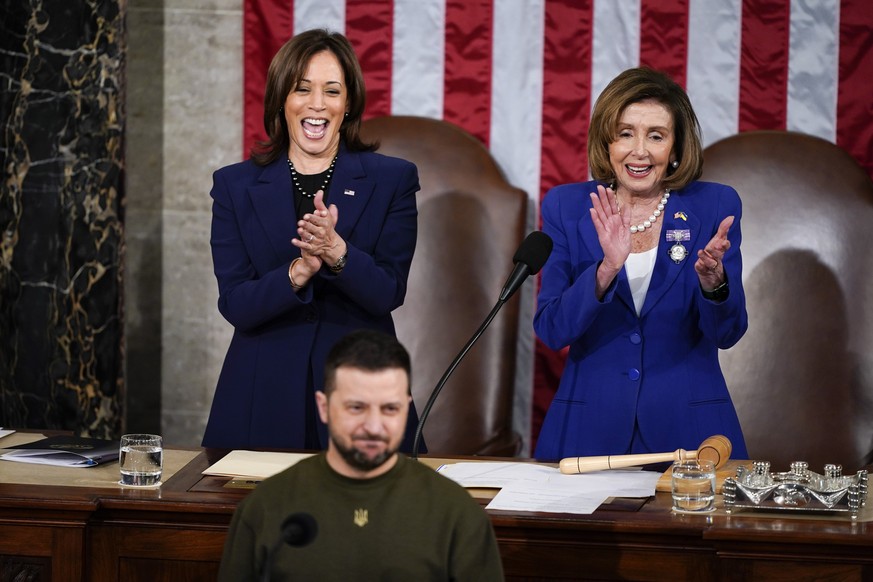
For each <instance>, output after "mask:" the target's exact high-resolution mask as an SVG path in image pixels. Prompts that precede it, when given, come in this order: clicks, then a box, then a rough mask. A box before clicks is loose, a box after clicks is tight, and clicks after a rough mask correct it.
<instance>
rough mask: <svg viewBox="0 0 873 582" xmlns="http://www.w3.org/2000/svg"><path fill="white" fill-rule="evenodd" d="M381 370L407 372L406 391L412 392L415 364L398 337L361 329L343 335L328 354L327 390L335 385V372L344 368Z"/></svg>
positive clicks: (332, 388)
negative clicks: (395, 369)
mask: <svg viewBox="0 0 873 582" xmlns="http://www.w3.org/2000/svg"><path fill="white" fill-rule="evenodd" d="M344 366H345V367H348V368H357V369H359V370H366V371H368V372H379V371H381V370H389V369H393V368H399V369H402V370H403V371H405V372H406V378H407V379H408V383H407V388H406V389H407V392H408V393H410V394H411V393H412V392H411V390H412V388H411V385H412V365H411V363H410V359H409V352H407V351H406V348H404V347H403V344H401V343H400V342H399V341H398V340H397V338H396V337H394V336H393V335H389V334H387V333H384V332H381V331H374V330H371V329H359V330H356V331H353V332H351V333H348V334H346V335H345V336H343V337H342V338H341V339H340V340H339V341H338V342H336V343H335V344H334V345H333V347H332V348H331V349H330V352H328V354H327V360H326V361H325V364H324V393H325V394H327V395H328V396H330V393H331V392H333V390H334V388H336V371H337V368H341V367H344Z"/></svg>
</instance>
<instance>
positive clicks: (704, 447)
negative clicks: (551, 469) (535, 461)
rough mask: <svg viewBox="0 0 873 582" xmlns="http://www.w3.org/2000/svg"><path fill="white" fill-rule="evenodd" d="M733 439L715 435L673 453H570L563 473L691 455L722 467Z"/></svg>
mask: <svg viewBox="0 0 873 582" xmlns="http://www.w3.org/2000/svg"><path fill="white" fill-rule="evenodd" d="M731 448H732V447H731V441H730V440H728V438H727V437H726V436H722V435H720V434H717V435H714V436H711V437H709V438H708V439H706V440H705V441H703V442H702V443H700V446H699V447H698V448H697V450H696V451H686V450H685V449H676V450H675V451H673V452H672V453H642V454H638V455H608V456H605V457H568V458H566V459H561V465H560V467H561V473H564V474H566V475H575V474H576V473H588V472H590V471H603V470H605V469H619V468H621V467H636V466H637V465H648V464H649V463H664V462H667V461H673V462H679V461H686V460H689V459H704V460H707V461H712V462H713V464H714V465H715V468H716V469H719V468H721V467H723V466H724V464H725V463H727V462H728V459H730V458H731Z"/></svg>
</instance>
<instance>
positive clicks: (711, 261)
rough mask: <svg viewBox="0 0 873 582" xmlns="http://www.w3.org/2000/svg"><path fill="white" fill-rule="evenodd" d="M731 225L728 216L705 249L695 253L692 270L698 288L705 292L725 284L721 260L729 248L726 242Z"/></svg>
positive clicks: (731, 217)
mask: <svg viewBox="0 0 873 582" xmlns="http://www.w3.org/2000/svg"><path fill="white" fill-rule="evenodd" d="M733 223H734V217H733V216H728V217H727V218H725V219H724V220H722V221H721V224H719V225H718V231H717V232H716V233H715V236H713V237H712V239H711V240H710V241H709V242H708V243H707V244H706V247H705V248H703V249H701V250H699V251H697V261H696V262H695V263H694V270H695V271H697V277H698V278H699V279H700V286H701V287H702V288H703V289H704V290H705V291H711V290H713V289H715V288H716V287H718V286H719V285H721V284H722V283H724V282H725V273H724V263H723V261H722V259H723V258H724V254H725V253H726V252H727V251H728V249H729V248H731V241H730V240H728V237H727V234H728V230H730V227H731V225H732V224H733Z"/></svg>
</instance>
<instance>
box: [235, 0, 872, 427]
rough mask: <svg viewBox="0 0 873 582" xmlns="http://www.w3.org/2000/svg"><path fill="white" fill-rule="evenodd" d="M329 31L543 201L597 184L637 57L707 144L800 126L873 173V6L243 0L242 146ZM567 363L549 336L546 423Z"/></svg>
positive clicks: (400, 101) (410, 108)
mask: <svg viewBox="0 0 873 582" xmlns="http://www.w3.org/2000/svg"><path fill="white" fill-rule="evenodd" d="M315 27H325V28H329V29H331V30H336V31H339V32H343V33H344V34H345V35H346V36H347V37H348V38H349V39H350V40H351V42H352V44H353V45H354V46H355V49H356V51H357V53H358V57H359V58H360V61H361V65H362V68H363V70H364V77H365V80H366V83H367V100H368V104H367V112H366V117H374V116H378V115H419V116H425V117H433V118H439V119H444V120H446V121H450V122H452V123H455V124H457V125H459V126H461V127H462V128H464V129H466V130H467V131H468V132H470V133H471V134H472V135H474V136H476V137H477V138H478V139H480V140H481V141H482V143H484V144H485V145H486V146H487V147H488V148H489V149H490V150H491V152H492V155H493V156H494V157H495V158H496V160H497V161H498V163H499V164H500V165H501V167H502V168H503V171H504V173H505V174H506V176H507V178H508V180H509V181H510V182H511V183H512V184H514V185H516V186H518V187H520V188H522V189H524V190H525V191H527V193H528V195H529V196H530V198H531V200H533V201H536V202H537V204H536V205H537V206H538V202H539V200H540V198H541V197H542V196H543V195H544V194H545V192H546V191H547V190H548V189H549V188H550V187H551V186H554V185H556V184H561V183H565V182H573V181H579V180H584V179H586V177H587V174H588V169H587V168H588V166H587V159H586V153H585V144H586V139H587V127H588V119H589V115H590V111H591V107H592V105H593V102H594V100H595V99H596V97H597V95H599V93H600V91H601V90H602V89H603V87H604V86H605V85H606V83H608V82H609V81H610V80H611V79H612V78H613V77H614V76H615V75H617V74H618V73H619V72H621V71H623V70H624V69H626V68H629V67H634V66H638V65H647V66H650V67H653V68H657V69H661V70H663V71H666V72H668V73H670V74H671V75H672V76H673V77H674V78H675V79H676V80H677V81H678V82H679V83H680V84H682V85H683V86H685V87H686V89H687V91H688V93H689V96H690V97H691V101H692V103H693V104H694V107H695V110H696V112H697V114H698V117H699V118H700V122H701V125H702V129H703V137H704V145H709V144H712V143H714V142H716V141H718V140H720V139H722V138H725V137H727V136H730V135H733V134H735V133H738V132H742V131H749V130H756V129H777V130H782V129H788V130H792V131H800V132H804V133H808V134H812V135H815V136H818V137H822V138H824V139H827V140H829V141H832V142H834V143H836V144H838V145H839V146H841V147H842V148H844V149H845V150H846V151H848V152H849V153H850V154H851V155H852V156H853V157H854V158H855V159H856V160H857V161H858V162H859V164H861V166H863V167H864V168H865V169H866V170H867V172H868V173H869V174H871V175H873V91H871V88H870V87H871V85H873V7H871V5H870V0H245V4H244V37H245V38H244V63H243V66H244V79H245V86H244V91H245V97H244V124H245V127H244V132H243V135H244V143H243V151H244V152H245V154H244V155H246V156H247V155H248V151H249V149H250V148H251V146H252V145H253V143H254V141H255V140H256V139H262V138H263V105H262V102H263V91H264V82H265V79H266V70H267V66H268V64H269V62H270V59H271V58H272V56H273V54H275V52H276V50H278V48H279V47H280V46H281V45H282V44H283V43H284V42H285V41H286V40H287V39H288V38H290V37H291V36H292V35H293V34H295V33H297V32H301V31H303V30H307V29H310V28H315ZM534 226H535V225H532V228H533V227H534ZM532 333H533V331H532V330H531V334H532ZM459 347H460V346H459ZM561 367H562V357H561V355H560V354H552V353H549V352H548V351H547V350H546V349H545V348H544V347H543V346H540V345H537V346H536V366H535V368H536V370H535V374H534V389H533V393H534V403H535V404H534V411H533V419H534V424H535V425H538V422H539V416H540V414H541V413H542V408H544V407H545V406H547V404H548V401H549V400H550V398H551V393H552V391H553V390H554V388H555V387H556V385H557V378H558V376H559V375H560V370H561ZM535 432H536V429H534V434H535Z"/></svg>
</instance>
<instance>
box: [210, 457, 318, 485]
mask: <svg viewBox="0 0 873 582" xmlns="http://www.w3.org/2000/svg"><path fill="white" fill-rule="evenodd" d="M311 456H312V453H272V452H264V451H242V450H240V451H231V452H229V453H228V454H227V455H225V456H224V457H223V458H222V459H221V460H219V461H218V462H217V463H214V464H213V465H211V466H209V467H207V468H206V470H204V471H203V474H204V475H218V476H221V477H240V478H244V479H251V480H254V481H263V480H264V479H266V478H267V477H271V476H272V475H275V474H276V473H279V472H281V471H284V470H285V469H287V468H288V467H290V466H291V465H293V464H295V463H297V462H298V461H300V460H302V459H305V458H307V457H311Z"/></svg>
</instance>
